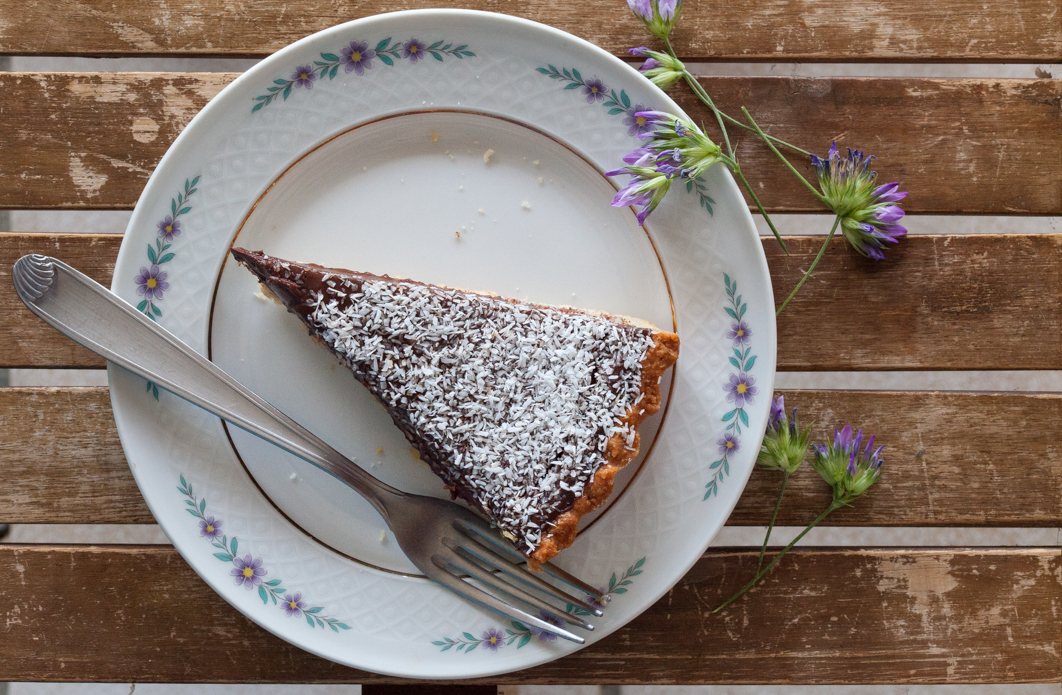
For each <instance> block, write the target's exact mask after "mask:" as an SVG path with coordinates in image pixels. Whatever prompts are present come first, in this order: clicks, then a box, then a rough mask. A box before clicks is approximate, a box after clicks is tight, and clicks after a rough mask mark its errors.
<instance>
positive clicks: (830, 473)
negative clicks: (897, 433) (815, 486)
mask: <svg viewBox="0 0 1062 695" xmlns="http://www.w3.org/2000/svg"><path fill="white" fill-rule="evenodd" d="M882 449H884V447H883V446H879V447H877V448H874V437H871V438H870V440H869V441H868V442H867V443H866V446H865V447H864V446H863V430H859V431H858V432H856V433H855V434H852V426H851V425H845V426H844V428H842V429H840V430H837V431H836V433H835V434H834V437H833V443H832V444H819V445H817V446H816V447H815V458H814V460H813V461H812V463H811V465H812V467H813V468H814V469H815V470H816V471H818V473H819V475H821V476H822V478H823V480H825V481H826V482H827V483H829V484H830V485H831V486H832V487H833V497H834V501H835V502H840V503H841V504H848V503H849V502H851V501H852V500H854V499H855V498H856V497H858V496H859V495H862V494H863V493H864V492H866V491H867V489H868V488H869V487H870V486H871V485H873V484H874V483H876V482H877V481H878V478H880V477H881V466H882V464H884V463H885V459H884V458H883V457H882V455H881V452H882Z"/></svg>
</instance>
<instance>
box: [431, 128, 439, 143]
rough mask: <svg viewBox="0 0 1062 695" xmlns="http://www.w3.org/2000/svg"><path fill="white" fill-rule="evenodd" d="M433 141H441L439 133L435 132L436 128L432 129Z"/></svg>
mask: <svg viewBox="0 0 1062 695" xmlns="http://www.w3.org/2000/svg"><path fill="white" fill-rule="evenodd" d="M431 141H432V142H439V134H438V133H437V132H435V131H434V130H433V131H431Z"/></svg>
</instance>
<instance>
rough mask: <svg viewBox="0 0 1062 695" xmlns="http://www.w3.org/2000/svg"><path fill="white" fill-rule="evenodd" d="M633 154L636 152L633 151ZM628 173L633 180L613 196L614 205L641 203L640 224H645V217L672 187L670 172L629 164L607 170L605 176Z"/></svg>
mask: <svg viewBox="0 0 1062 695" xmlns="http://www.w3.org/2000/svg"><path fill="white" fill-rule="evenodd" d="M631 154H634V153H633V152H632V153H631ZM620 174H627V175H629V176H630V177H631V180H630V181H628V182H627V185H626V186H624V187H623V188H621V189H620V190H619V191H617V192H616V195H615V196H614V197H613V198H612V205H613V207H617V208H622V207H626V206H628V205H641V206H642V209H641V210H639V211H638V224H645V218H646V217H648V216H649V213H651V212H652V211H653V210H655V209H656V206H657V205H659V204H660V201H662V200H663V199H664V196H665V195H666V194H667V191H668V189H669V188H670V187H671V179H672V178H673V177H672V176H671V175H670V174H668V173H666V172H663V171H660V169H659V167H658V168H653V167H649V166H640V165H637V164H635V165H629V166H625V167H622V168H620V169H613V170H612V171H608V172H605V176H619V175H620Z"/></svg>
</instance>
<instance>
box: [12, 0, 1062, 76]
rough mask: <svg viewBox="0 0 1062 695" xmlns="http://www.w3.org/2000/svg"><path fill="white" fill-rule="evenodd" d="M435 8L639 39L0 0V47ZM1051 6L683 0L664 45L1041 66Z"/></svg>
mask: <svg viewBox="0 0 1062 695" xmlns="http://www.w3.org/2000/svg"><path fill="white" fill-rule="evenodd" d="M435 7H459V8H467V9H476V10H486V11H491V12H504V13H507V14H512V15H516V16H519V17H524V18H526V19H531V20H534V21H537V22H543V23H545V24H550V25H553V26H555V27H558V28H560V29H564V30H565V31H569V32H571V33H573V34H576V35H578V36H581V37H582V38H585V39H587V40H589V41H592V42H593V43H596V44H598V45H600V46H602V47H603V48H605V50H608V51H611V52H612V53H614V54H616V55H625V51H626V50H627V48H629V47H630V46H638V45H641V44H644V43H646V42H647V37H648V35H647V33H646V32H645V29H644V28H643V27H642V26H641V25H640V23H639V22H638V21H637V20H636V19H635V18H634V17H633V16H632V15H631V13H629V12H628V11H627V10H626V8H625V7H624V5H623V3H616V2H614V1H612V0H584V1H583V2H579V3H558V2H553V1H551V0H519V1H514V0H379V1H377V2H372V3H366V2H343V3H337V2H334V1H332V0H303V1H302V2H299V3H298V5H297V6H292V5H291V4H290V3H287V2H284V1H282V0H256V2H243V1H240V0H170V1H168V2H166V3H142V2H135V1H134V0H119V1H117V2H107V3H104V2H85V1H78V0H54V1H53V2H41V1H40V0H38V1H36V2H19V0H2V1H0V18H3V21H2V22H0V52H3V53H9V54H19V55H33V54H48V55H76V54H90V55H100V56H127V55H183V56H256V57H263V56H266V55H268V54H270V53H272V52H274V51H276V50H278V49H280V48H283V47H284V46H286V45H287V44H289V43H291V42H293V41H296V40H298V39H301V38H303V37H304V36H306V35H308V34H311V33H313V32H315V31H320V30H322V29H327V28H328V27H331V26H334V25H336V24H340V23H342V22H346V21H349V20H352V19H357V18H360V17H365V16H368V15H372V14H376V13H381V12H393V11H396V10H409V9H421V8H435ZM1058 10H1059V2H1058V0H994V2H991V3H983V4H980V5H978V7H977V10H976V11H971V9H970V7H969V5H968V4H966V3H963V2H962V1H961V0H937V2H924V1H920V0H855V1H853V0H733V1H732V2H725V3H719V2H712V1H711V0H686V3H685V7H684V8H683V17H682V22H681V23H680V24H679V27H678V29H677V30H676V32H675V35H674V42H675V45H676V48H677V49H678V51H679V52H680V53H682V54H683V55H684V56H686V57H688V58H700V59H707V60H731V61H734V60H741V61H749V60H777V61H896V60H924V61H928V62H953V61H969V62H974V63H992V62H1003V63H1020V62H1034V63H1035V62H1041V63H1051V62H1058V61H1059V60H1060V57H1062V27H1060V26H1059V21H1058V15H1059V12H1058ZM587 17H593V21H587Z"/></svg>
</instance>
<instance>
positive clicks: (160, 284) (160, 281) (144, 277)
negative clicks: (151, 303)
mask: <svg viewBox="0 0 1062 695" xmlns="http://www.w3.org/2000/svg"><path fill="white" fill-rule="evenodd" d="M166 275H167V274H166V272H165V271H163V270H160V269H159V267H158V266H157V265H152V266H151V267H150V268H141V269H140V274H139V275H137V276H136V278H135V280H136V284H137V288H136V293H137V294H138V295H140V296H141V297H144V298H146V299H162V292H163V290H168V289H170V283H168V282H166Z"/></svg>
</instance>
